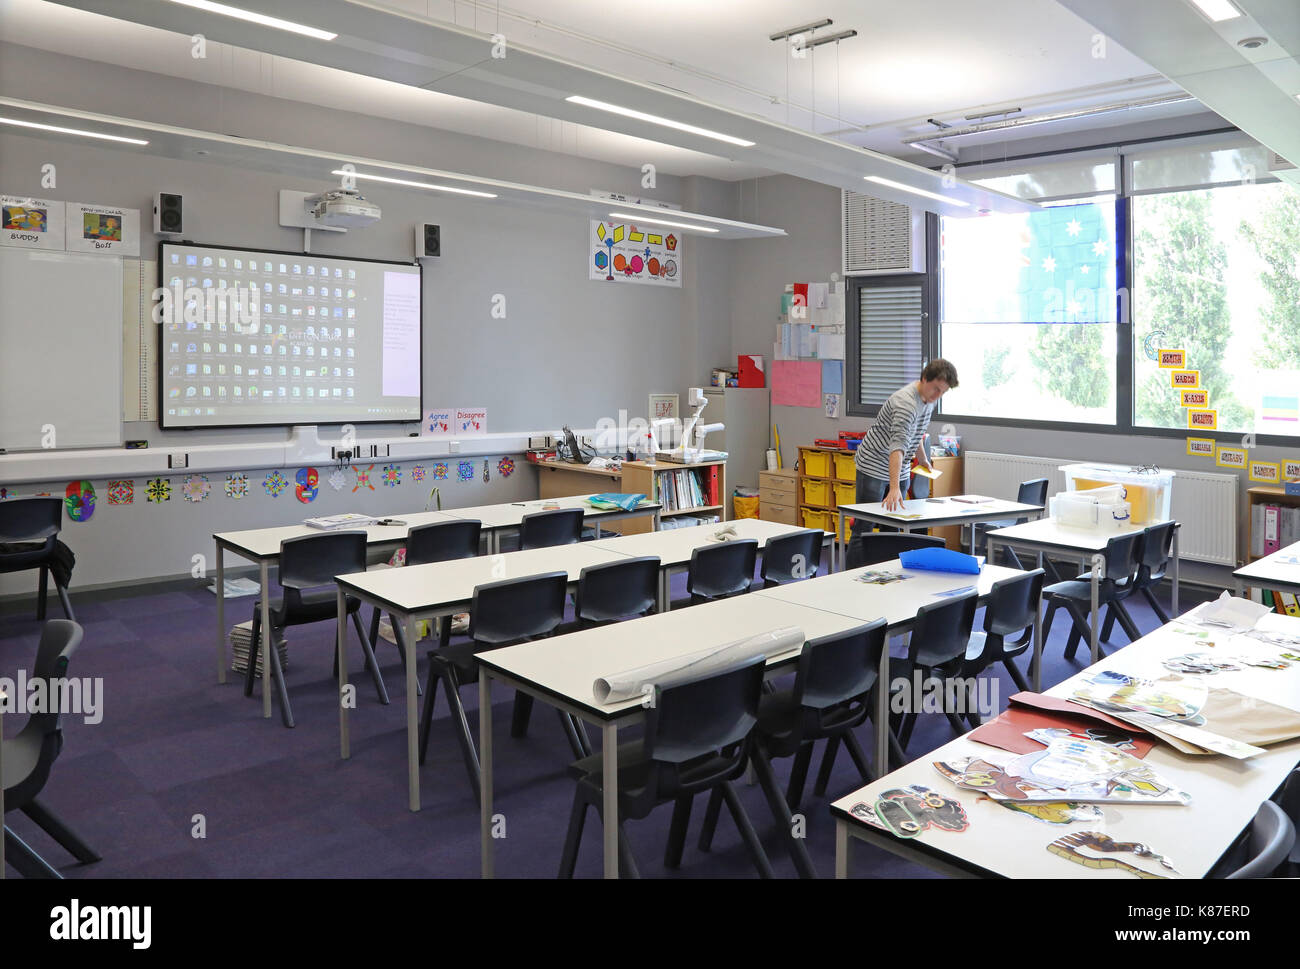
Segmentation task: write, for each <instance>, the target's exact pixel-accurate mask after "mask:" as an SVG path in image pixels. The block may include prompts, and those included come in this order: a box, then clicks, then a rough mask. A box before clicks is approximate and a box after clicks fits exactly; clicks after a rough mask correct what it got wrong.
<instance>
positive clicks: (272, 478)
mask: <svg viewBox="0 0 1300 969" xmlns="http://www.w3.org/2000/svg"><path fill="white" fill-rule="evenodd" d="M287 487H289V479H288V478H286V477H285V476H284V475H283V474H281V473H280V472H279V471H272V472H271V473H270V474H268V475H267V476H266V477H265V478H263V479H262V490H263V491H265V492H266V493H267V494H268V495H270V496H271V497H272V498H279V497H280V495H282V494H284V489H285V488H287Z"/></svg>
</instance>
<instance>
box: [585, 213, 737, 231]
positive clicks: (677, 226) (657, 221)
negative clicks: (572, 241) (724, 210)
mask: <svg viewBox="0 0 1300 969" xmlns="http://www.w3.org/2000/svg"><path fill="white" fill-rule="evenodd" d="M609 214H610V215H612V216H613V217H614V218H616V219H635V220H636V221H637V222H638V223H640V222H646V223H649V224H650V225H671V226H672V227H673V228H675V229H694V230H695V231H696V232H717V231H718V230H717V229H711V228H709V226H707V225H691V223H689V222H669V221H668V220H667V219H655V218H649V219H647V218H646V217H645V216H642V215H635V214H633V213H631V212H611V213H609Z"/></svg>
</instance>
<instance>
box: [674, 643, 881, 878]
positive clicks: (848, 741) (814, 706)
mask: <svg viewBox="0 0 1300 969" xmlns="http://www.w3.org/2000/svg"><path fill="white" fill-rule="evenodd" d="M886 630H887V624H886V623H885V620H884V619H877V620H876V621H875V622H873V623H869V624H868V625H865V626H858V627H857V628H856V629H850V630H847V631H845V632H842V633H836V634H834V635H831V636H823V637H822V638H821V639H816V640H812V641H811V642H807V643H804V646H803V652H801V653H800V654H799V666H798V669H797V671H796V672H795V678H794V685H793V686H792V687H791V688H789V689H785V690H780V691H778V692H775V693H768V694H764V696H763V697H762V699H761V700H760V701H759V706H758V728H757V733H756V736H755V738H754V749H753V752H752V754H751V758H752V763H753V765H754V771H755V773H756V774H757V775H758V782H759V784H760V785H761V786H762V788H763V794H764V796H765V797H766V798H767V803H768V807H770V808H771V809H772V815H773V817H774V818H775V819H776V823H777V827H778V828H780V830H781V831H782V832H783V833H784V834H785V836H786V838H787V839H788V847H789V849H790V856H791V858H792V860H793V861H794V866H795V869H796V870H797V871H798V872H799V875H800V876H801V877H803V878H816V877H817V871H816V869H815V868H814V867H813V864H812V859H811V858H809V856H808V850H807V849H806V848H805V847H804V844H803V839H802V838H795V837H793V836H792V835H791V834H790V832H791V831H792V830H793V827H794V819H793V816H792V815H791V812H792V811H796V810H798V808H799V804H800V802H801V801H802V800H803V786H804V781H805V779H806V778H807V776H808V765H809V763H810V762H811V761H812V755H813V747H814V745H815V744H816V742H817V741H818V740H825V741H826V742H827V753H826V756H825V757H824V758H823V761H822V770H823V771H824V772H825V774H826V776H827V779H829V776H830V766H829V765H831V764H833V763H834V752H833V751H831V745H832V744H835V745H838V744H840V743H843V744H844V746H845V747H847V748H848V750H849V754H850V756H851V757H852V758H853V763H854V764H855V765H856V766H857V768H858V773H859V775H860V776H861V778H862V783H864V784H869V783H871V782H872V781H874V780H875V779H876V775H875V772H874V771H873V770H872V768H871V763H870V762H869V761H868V760H867V756H866V754H865V753H863V750H862V746H861V745H860V744H859V743H858V739H857V737H856V736H854V733H853V731H854V730H856V729H857V728H858V727H860V726H861V725H862V724H863V723H865V722H866V720H867V718H868V717H869V716H870V715H871V711H872V697H873V695H874V694H875V687H876V679H877V673H878V671H879V669H880V655H881V652H882V651H883V650H884V649H885V648H886V645H887V642H888V634H887V631H886ZM885 729H889V727H888V724H886V725H885ZM891 739H893V738H892V737H891ZM894 744H895V745H896V744H897V740H894ZM778 757H793V758H794V759H795V760H794V766H793V768H792V770H791V773H790V783H789V786H788V788H787V790H786V793H785V795H784V796H783V795H782V794H781V791H780V789H779V788H778V786H777V783H776V775H775V774H774V773H773V771H772V765H771V763H770V762H771V761H772V760H774V759H776V758H778ZM818 780H819V784H820V785H821V789H822V790H823V791H824V790H825V784H824V783H822V782H821V778H819V779H818ZM721 810H722V792H721V791H720V790H716V789H715V790H714V792H713V794H712V795H711V796H710V797H709V806H708V809H707V811H706V812H705V815H704V829H703V830H702V831H701V832H700V842H699V847H700V850H701V851H708V850H709V847H710V844H711V843H712V840H713V830H714V828H715V826H716V825H717V822H718V814H719V812H720V811H721ZM685 823H686V819H685V818H683V819H682V824H683V826H684V825H685ZM672 860H673V861H675V862H676V861H680V859H672ZM665 864H668V861H667V860H666V861H665ZM668 867H676V865H675V864H670V865H668Z"/></svg>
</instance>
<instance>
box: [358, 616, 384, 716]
mask: <svg viewBox="0 0 1300 969" xmlns="http://www.w3.org/2000/svg"><path fill="white" fill-rule="evenodd" d="M352 625H353V627H355V628H356V631H357V638H358V639H360V640H361V651H362V652H363V653H365V655H366V665H367V666H368V667H369V668H370V676H371V678H372V679H373V680H374V681H375V693H377V694H378V695H379V702H380V703H382V704H384V705H385V706H387V705H388V690H387V689H386V688H385V686H384V677H383V674H382V673H380V672H379V661H378V660H377V659H375V650H374V647H372V646H371V644H370V637H369V636H367V635H366V631H365V629H364V628H363V627H362V625H361V611H360V610H357V611H356V612H354V613H352Z"/></svg>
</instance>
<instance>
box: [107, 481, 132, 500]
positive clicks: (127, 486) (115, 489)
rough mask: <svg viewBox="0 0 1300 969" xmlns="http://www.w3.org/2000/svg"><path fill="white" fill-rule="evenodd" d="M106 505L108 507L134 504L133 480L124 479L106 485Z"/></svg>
mask: <svg viewBox="0 0 1300 969" xmlns="http://www.w3.org/2000/svg"><path fill="white" fill-rule="evenodd" d="M108 503H109V504H110V505H133V504H135V480H134V479H132V478H125V479H122V480H119V481H110V482H109V483H108Z"/></svg>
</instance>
